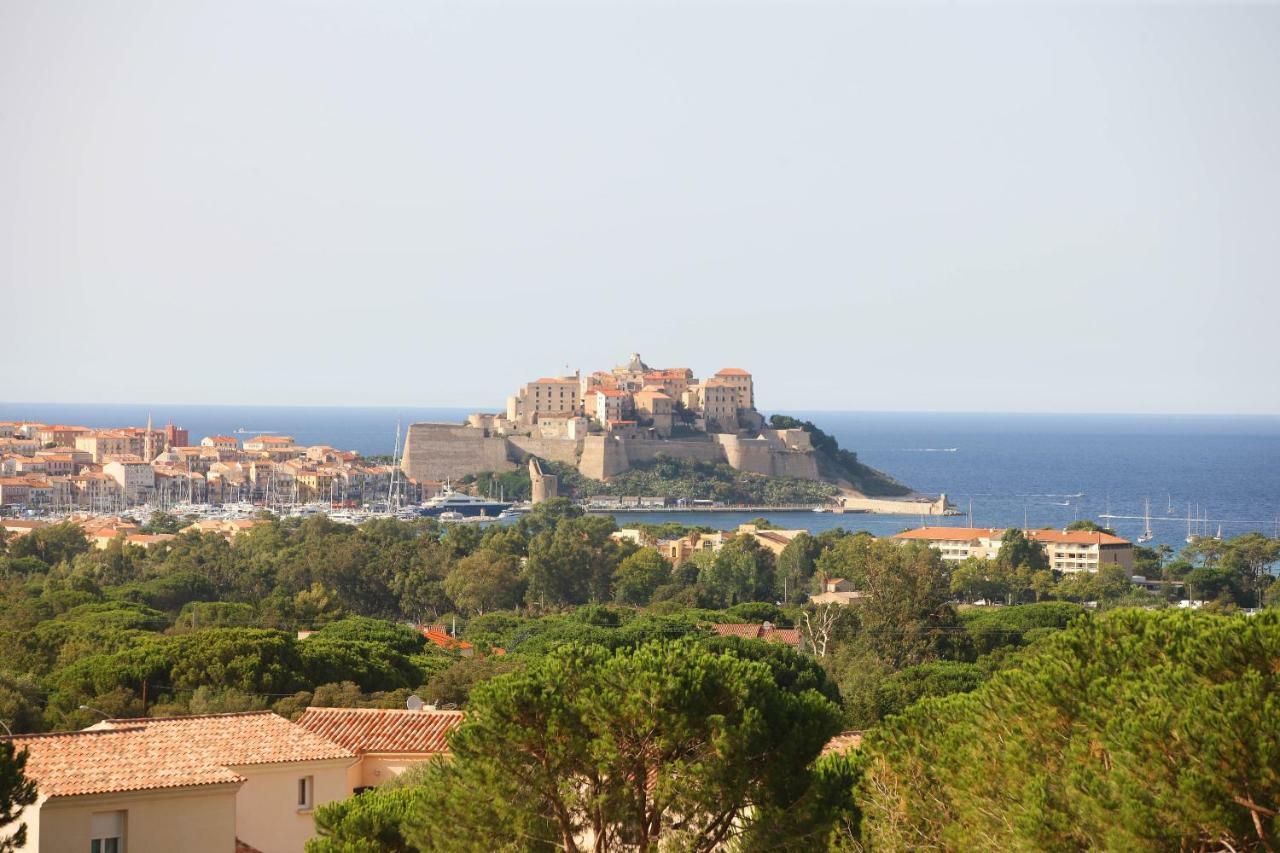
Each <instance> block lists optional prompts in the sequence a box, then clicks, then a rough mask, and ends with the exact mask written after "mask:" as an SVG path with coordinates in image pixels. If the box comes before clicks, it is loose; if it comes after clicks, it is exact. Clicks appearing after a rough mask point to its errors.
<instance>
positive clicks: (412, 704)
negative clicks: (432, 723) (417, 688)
mask: <svg viewBox="0 0 1280 853" xmlns="http://www.w3.org/2000/svg"><path fill="white" fill-rule="evenodd" d="M425 704H427V703H426V702H423V701H422V697H421V696H419V695H418V694H416V693H415V694H413V695H412V696H410V697H409V698H408V699H406V700H404V706H405V707H406V708H408V709H409V710H410V711H421V710H422V706H423V705H425Z"/></svg>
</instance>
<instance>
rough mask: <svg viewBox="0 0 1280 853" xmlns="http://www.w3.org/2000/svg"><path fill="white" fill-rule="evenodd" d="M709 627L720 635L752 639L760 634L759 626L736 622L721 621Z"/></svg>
mask: <svg viewBox="0 0 1280 853" xmlns="http://www.w3.org/2000/svg"><path fill="white" fill-rule="evenodd" d="M711 629H712V630H713V631H715V632H716V633H717V634H719V635H720V636H721V637H746V638H747V639H750V640H754V639H756V638H757V637H759V636H760V626H759V625H751V624H744V623H738V622H722V623H720V624H718V625H712V626H711Z"/></svg>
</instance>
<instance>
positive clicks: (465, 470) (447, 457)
mask: <svg viewBox="0 0 1280 853" xmlns="http://www.w3.org/2000/svg"><path fill="white" fill-rule="evenodd" d="M509 455H510V454H509V452H508V445H507V440H506V439H504V438H502V437H501V436H495V435H489V434H488V433H487V432H486V431H485V430H482V429H476V428H474V427H467V426H458V425H457V424H432V423H420V424H410V425H409V432H408V434H407V435H406V436H405V440H404V459H403V460H402V461H401V463H400V467H401V470H403V471H404V472H405V473H406V474H408V475H409V476H410V477H412V478H413V479H415V480H417V481H419V482H421V481H423V480H451V479H457V478H459V477H463V476H466V475H467V474H478V473H480V472H481V471H510V470H512V469H513V468H515V467H516V466H515V464H514V463H513V462H511V460H510V459H509V458H508V457H509Z"/></svg>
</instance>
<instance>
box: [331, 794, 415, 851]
mask: <svg viewBox="0 0 1280 853" xmlns="http://www.w3.org/2000/svg"><path fill="white" fill-rule="evenodd" d="M428 802H429V797H428V789H427V788H425V787H420V786H415V787H386V786H384V787H381V788H375V789H374V790H372V791H366V792H365V793H363V794H360V795H358V796H354V797H350V798H348V799H345V800H336V801H334V802H332V803H327V804H325V805H323V806H320V807H319V808H317V809H316V811H315V822H316V832H317V833H318V835H317V837H315V838H312V839H310V840H309V841H307V853H412V851H416V850H418V849H419V848H418V847H416V846H414V845H412V844H410V842H409V840H408V839H407V838H405V834H404V832H405V829H406V828H407V827H408V826H409V825H410V823H411V821H412V819H413V818H415V817H416V816H417V815H419V814H421V813H422V812H423V811H425V810H426V808H427V807H428Z"/></svg>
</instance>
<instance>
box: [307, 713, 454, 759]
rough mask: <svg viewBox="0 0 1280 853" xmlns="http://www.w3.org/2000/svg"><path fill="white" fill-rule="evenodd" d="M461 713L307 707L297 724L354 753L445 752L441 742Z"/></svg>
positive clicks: (444, 742)
mask: <svg viewBox="0 0 1280 853" xmlns="http://www.w3.org/2000/svg"><path fill="white" fill-rule="evenodd" d="M462 720H463V713H462V712H461V711H409V710H406V709H404V708H314V707H312V708H307V709H306V710H305V711H303V712H302V716H301V717H300V718H299V719H298V725H300V726H302V727H303V728H304V729H307V730H308V731H311V732H314V733H316V734H318V735H320V737H323V738H327V739H328V740H331V741H333V742H334V743H336V744H338V745H340V746H344V747H346V748H347V749H349V750H351V751H352V752H354V753H356V754H362V753H367V752H414V753H428V752H448V751H449V744H448V741H447V740H446V739H445V738H446V735H448V734H449V732H451V731H453V730H454V729H456V728H457V727H458V726H459V725H461V723H462Z"/></svg>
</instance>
